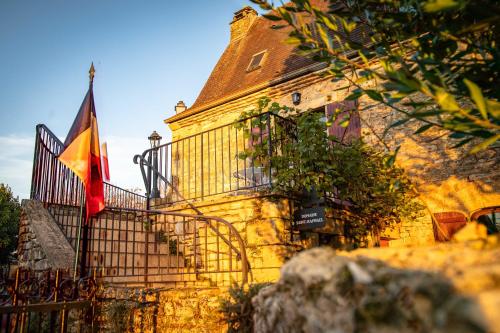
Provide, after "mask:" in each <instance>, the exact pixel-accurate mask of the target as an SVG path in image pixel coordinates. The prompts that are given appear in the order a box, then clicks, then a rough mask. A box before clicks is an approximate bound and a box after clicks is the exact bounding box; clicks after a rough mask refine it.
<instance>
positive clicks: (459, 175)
mask: <svg viewBox="0 0 500 333" xmlns="http://www.w3.org/2000/svg"><path fill="white" fill-rule="evenodd" d="M345 84H346V83H345V82H343V81H337V82H332V81H331V80H330V79H329V78H328V77H320V76H318V75H316V74H314V73H313V74H307V75H304V76H302V77H299V78H297V79H293V80H290V81H287V82H285V83H281V84H278V85H274V86H269V87H265V88H262V89H261V90H260V91H258V92H255V93H251V94H247V95H244V96H243V97H240V98H236V99H233V100H230V101H228V102H226V103H224V104H221V105H218V106H214V107H212V108H210V109H208V110H205V111H203V112H200V113H198V114H194V115H192V116H190V117H187V118H184V119H181V120H178V121H176V122H175V123H171V124H169V126H170V128H171V129H172V133H173V134H172V136H173V139H174V140H175V139H179V138H184V137H187V136H189V135H193V134H197V133H200V132H202V131H206V130H208V129H212V128H215V127H218V126H221V125H225V124H229V123H231V122H233V121H235V120H236V119H237V118H238V116H239V114H240V113H241V112H243V111H248V110H251V109H253V108H254V107H255V104H256V102H257V101H258V99H259V98H261V97H263V96H267V97H270V98H271V100H272V101H276V102H278V103H280V104H284V105H288V106H293V105H292V102H291V93H292V92H295V91H298V92H301V94H302V102H301V104H300V105H299V106H298V108H300V109H302V110H307V109H316V108H319V107H322V106H324V105H326V104H328V103H332V102H335V101H341V100H343V99H344V98H345V96H346V95H347V94H348V93H349V92H348V91H345V90H339V88H340V87H342V86H345ZM366 84H367V85H368V86H373V85H374V83H373V82H368V83H366ZM360 109H362V110H363V111H362V112H361V118H362V134H363V137H364V139H365V141H366V142H368V143H370V144H372V145H374V146H379V147H383V145H382V144H381V140H383V141H384V142H385V144H386V145H387V146H388V147H389V148H390V149H391V150H393V149H395V147H397V146H401V150H400V153H399V157H398V163H399V164H400V165H401V166H402V167H404V168H405V169H406V170H407V172H408V173H409V175H410V176H411V177H412V179H413V180H414V181H415V182H416V184H417V188H418V190H419V192H420V198H421V200H422V201H423V203H424V204H425V205H426V206H427V208H428V210H427V212H426V216H425V217H423V218H421V219H418V220H416V221H403V223H402V224H401V225H400V227H399V228H398V230H393V231H392V232H391V233H390V234H389V235H388V236H389V237H391V238H397V239H395V240H392V241H391V242H390V246H411V245H421V244H429V243H432V242H433V241H434V236H433V229H432V219H431V216H430V213H436V212H446V211H460V212H463V213H464V214H465V215H467V216H469V215H470V214H471V213H472V212H473V211H475V210H477V209H480V208H483V207H488V206H494V205H498V204H499V203H500V194H499V184H500V163H499V162H500V154H499V152H498V150H493V149H490V150H487V151H484V152H482V153H479V154H477V155H474V156H469V155H467V154H466V153H465V150H464V148H463V149H453V148H452V146H453V144H454V143H453V142H451V141H450V140H448V139H447V137H446V136H442V135H443V133H442V132H440V131H438V130H429V131H426V132H425V133H424V134H420V135H414V134H413V133H414V131H415V130H416V129H417V128H419V127H420V125H421V124H419V123H418V122H417V121H413V122H409V123H407V124H405V126H401V127H398V128H394V129H391V130H389V131H387V132H386V131H385V130H386V128H387V127H388V126H389V125H390V124H392V123H393V122H394V121H395V120H396V119H398V117H400V114H398V113H397V112H393V111H391V110H390V109H388V108H386V107H384V106H382V105H376V104H374V103H373V102H372V101H370V100H367V99H366V98H363V99H361V100H360Z"/></svg>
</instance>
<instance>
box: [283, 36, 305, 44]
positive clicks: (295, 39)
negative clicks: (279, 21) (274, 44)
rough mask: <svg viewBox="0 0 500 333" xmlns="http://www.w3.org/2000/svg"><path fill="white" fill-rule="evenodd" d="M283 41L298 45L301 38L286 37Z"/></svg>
mask: <svg viewBox="0 0 500 333" xmlns="http://www.w3.org/2000/svg"><path fill="white" fill-rule="evenodd" d="M285 43H287V44H290V45H298V44H300V43H302V40H301V39H300V38H298V37H288V38H287V39H285Z"/></svg>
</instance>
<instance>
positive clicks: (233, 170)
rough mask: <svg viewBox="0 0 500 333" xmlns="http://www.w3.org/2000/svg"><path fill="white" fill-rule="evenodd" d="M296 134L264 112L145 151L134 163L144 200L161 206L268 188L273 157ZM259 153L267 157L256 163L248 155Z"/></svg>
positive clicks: (292, 126) (291, 125) (289, 123)
mask: <svg viewBox="0 0 500 333" xmlns="http://www.w3.org/2000/svg"><path fill="white" fill-rule="evenodd" d="M294 133H295V124H294V122H293V121H291V120H289V119H286V118H283V117H281V116H278V115H276V114H273V113H270V112H267V113H262V114H259V115H255V116H252V117H248V118H245V119H241V120H239V121H237V122H235V123H231V124H227V125H224V126H220V127H216V128H213V129H210V130H207V131H204V132H201V133H197V134H195V135H191V136H188V137H185V138H182V139H179V140H175V141H173V142H169V143H166V144H163V145H160V146H159V147H156V148H151V149H147V150H146V151H144V152H143V153H142V155H137V156H136V157H135V158H134V162H135V163H137V164H139V165H140V167H141V173H142V176H143V179H144V184H145V187H146V196H148V197H152V198H156V199H158V198H161V200H159V201H158V200H157V201H155V203H158V202H159V203H160V204H169V203H175V202H179V201H185V200H191V199H203V198H205V197H209V196H213V195H217V194H224V193H232V192H236V191H240V190H256V189H260V188H270V187H272V184H273V177H274V174H275V172H276V168H275V166H274V165H273V163H272V157H273V156H275V155H276V154H280V153H281V151H282V149H281V148H282V146H283V144H284V142H286V140H289V139H290V138H291V137H292V136H293V135H294ZM262 143H265V144H264V145H262ZM262 147H265V149H266V150H267V151H266V152H261V153H260V154H259V157H258V158H256V157H254V156H255V154H247V152H248V151H249V150H251V148H257V149H259V148H260V149H262ZM154 170H157V171H156V172H154Z"/></svg>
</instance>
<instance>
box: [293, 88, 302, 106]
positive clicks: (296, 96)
mask: <svg viewBox="0 0 500 333" xmlns="http://www.w3.org/2000/svg"><path fill="white" fill-rule="evenodd" d="M300 97H301V95H300V93H299V92H298V91H296V92H294V93H292V102H293V105H299V104H300Z"/></svg>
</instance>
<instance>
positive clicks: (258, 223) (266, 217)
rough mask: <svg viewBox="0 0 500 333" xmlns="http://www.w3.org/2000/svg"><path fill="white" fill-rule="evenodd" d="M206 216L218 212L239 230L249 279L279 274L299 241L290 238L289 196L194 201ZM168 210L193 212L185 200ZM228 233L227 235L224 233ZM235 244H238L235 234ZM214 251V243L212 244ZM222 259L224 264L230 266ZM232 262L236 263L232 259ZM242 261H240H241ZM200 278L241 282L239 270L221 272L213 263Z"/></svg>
mask: <svg viewBox="0 0 500 333" xmlns="http://www.w3.org/2000/svg"><path fill="white" fill-rule="evenodd" d="M193 204H194V205H195V206H196V208H197V209H199V210H200V211H201V212H202V213H203V214H204V215H205V216H216V217H219V218H223V219H225V220H226V221H228V222H230V223H231V224H232V225H233V226H234V227H235V229H236V230H237V231H238V232H239V234H240V235H241V237H242V238H243V241H244V243H245V246H246V252H247V256H248V261H249V263H250V267H251V275H250V276H249V282H270V281H275V280H276V279H277V278H278V277H279V268H280V267H281V266H282V264H283V263H284V262H285V261H286V260H287V259H288V258H290V257H291V256H292V255H293V254H294V251H295V249H297V248H299V244H295V243H292V242H291V241H290V238H291V235H290V234H291V231H290V218H289V216H290V212H289V203H288V201H287V200H286V199H274V200H272V201H271V200H270V197H266V196H259V195H238V196H228V195H221V196H218V197H212V198H211V199H205V200H203V201H198V202H194V203H193ZM162 209H163V210H166V211H175V212H180V213H188V214H193V210H192V209H191V208H190V207H189V205H186V204H175V205H173V206H169V207H166V208H162ZM225 236H226V237H227V235H225ZM233 242H234V244H237V243H236V242H235V240H234V238H233ZM212 249H213V251H214V252H215V246H214V245H212ZM227 265H228V263H227V262H223V263H221V266H225V267H227ZM233 265H236V264H235V263H234V260H233ZM238 265H240V263H238ZM210 272H212V273H208V274H205V273H204V274H201V276H199V279H200V280H206V281H208V282H209V284H210V285H217V286H230V285H231V284H232V283H233V282H235V281H236V282H240V281H241V275H239V274H234V273H233V274H225V273H223V274H220V273H217V272H216V269H215V267H214V266H212V267H210Z"/></svg>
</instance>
